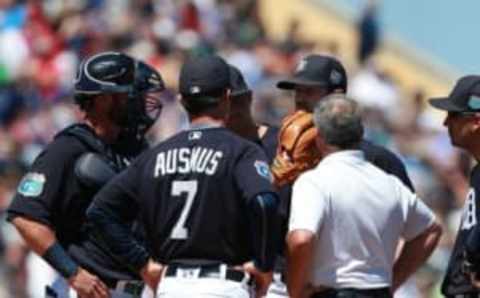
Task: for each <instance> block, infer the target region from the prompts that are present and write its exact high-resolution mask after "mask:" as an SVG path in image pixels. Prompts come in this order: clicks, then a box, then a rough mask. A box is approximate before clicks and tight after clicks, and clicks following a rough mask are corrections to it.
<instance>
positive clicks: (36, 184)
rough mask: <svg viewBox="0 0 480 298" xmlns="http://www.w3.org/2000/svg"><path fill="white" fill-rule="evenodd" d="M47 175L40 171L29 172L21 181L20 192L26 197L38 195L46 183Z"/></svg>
mask: <svg viewBox="0 0 480 298" xmlns="http://www.w3.org/2000/svg"><path fill="white" fill-rule="evenodd" d="M45 181H46V179H45V175H43V174H39V173H27V174H26V175H25V176H24V177H23V178H22V181H20V184H19V186H18V189H17V191H18V193H20V194H22V195H24V196H26V197H38V196H39V195H40V194H41V193H42V191H43V187H44V185H45Z"/></svg>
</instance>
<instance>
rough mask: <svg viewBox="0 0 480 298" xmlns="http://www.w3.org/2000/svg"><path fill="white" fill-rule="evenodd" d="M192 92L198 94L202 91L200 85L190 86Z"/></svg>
mask: <svg viewBox="0 0 480 298" xmlns="http://www.w3.org/2000/svg"><path fill="white" fill-rule="evenodd" d="M190 93H191V94H198V93H200V87H198V86H192V87H190Z"/></svg>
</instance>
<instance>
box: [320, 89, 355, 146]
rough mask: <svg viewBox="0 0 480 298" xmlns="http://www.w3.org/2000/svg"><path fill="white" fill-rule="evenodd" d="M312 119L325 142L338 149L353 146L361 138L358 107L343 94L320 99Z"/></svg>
mask: <svg viewBox="0 0 480 298" xmlns="http://www.w3.org/2000/svg"><path fill="white" fill-rule="evenodd" d="M313 121H314V123H315V126H316V127H317V130H318V132H319V133H320V135H321V136H322V137H323V139H324V141H325V143H327V144H329V145H333V146H336V147H338V148H340V149H350V148H354V147H355V146H356V145H357V144H358V143H359V142H360V141H361V140H362V138H363V123H362V117H361V115H360V108H359V106H358V104H357V102H355V101H354V100H352V99H350V98H348V97H346V96H345V95H344V94H333V95H329V96H327V97H325V98H323V99H322V100H320V101H319V102H318V103H317V104H316V106H315V110H314V114H313Z"/></svg>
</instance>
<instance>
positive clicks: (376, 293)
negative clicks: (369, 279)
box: [310, 288, 393, 298]
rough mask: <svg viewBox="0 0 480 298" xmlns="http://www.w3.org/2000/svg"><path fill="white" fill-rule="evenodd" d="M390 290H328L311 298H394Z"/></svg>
mask: <svg viewBox="0 0 480 298" xmlns="http://www.w3.org/2000/svg"><path fill="white" fill-rule="evenodd" d="M392 297H393V296H392V294H391V293H390V289H389V288H381V289H368V290H363V289H362V290H360V289H327V290H324V291H321V292H318V293H314V294H313V295H311V296H310V298H392Z"/></svg>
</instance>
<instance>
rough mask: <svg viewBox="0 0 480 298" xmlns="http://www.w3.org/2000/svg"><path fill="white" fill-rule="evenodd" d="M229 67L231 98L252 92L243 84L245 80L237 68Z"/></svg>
mask: <svg viewBox="0 0 480 298" xmlns="http://www.w3.org/2000/svg"><path fill="white" fill-rule="evenodd" d="M229 66H230V85H231V88H232V93H231V96H241V95H246V94H250V93H252V90H250V88H249V87H248V85H247V83H246V82H245V78H244V77H243V75H242V73H241V72H240V70H239V69H238V68H236V67H235V66H233V65H231V64H230V65H229Z"/></svg>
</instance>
